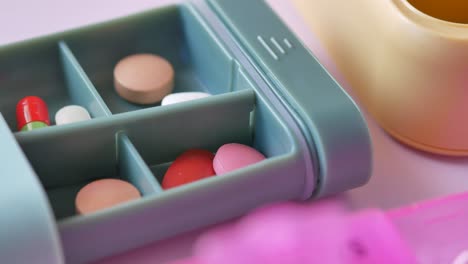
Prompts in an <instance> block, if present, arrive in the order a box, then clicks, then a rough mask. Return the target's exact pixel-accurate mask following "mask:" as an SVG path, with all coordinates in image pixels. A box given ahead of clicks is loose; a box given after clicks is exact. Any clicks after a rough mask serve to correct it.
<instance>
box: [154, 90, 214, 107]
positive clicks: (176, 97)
mask: <svg viewBox="0 0 468 264" xmlns="http://www.w3.org/2000/svg"><path fill="white" fill-rule="evenodd" d="M208 96H211V94H209V93H203V92H183V93H173V94H169V95H167V96H166V97H164V99H163V100H162V102H161V105H170V104H176V103H181V102H186V101H191V100H196V99H200V98H205V97H208Z"/></svg>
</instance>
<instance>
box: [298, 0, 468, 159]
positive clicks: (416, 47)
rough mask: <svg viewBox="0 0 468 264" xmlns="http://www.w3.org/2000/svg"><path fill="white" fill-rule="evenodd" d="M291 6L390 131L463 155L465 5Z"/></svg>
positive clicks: (372, 1) (467, 77)
mask: <svg viewBox="0 0 468 264" xmlns="http://www.w3.org/2000/svg"><path fill="white" fill-rule="evenodd" d="M293 2H294V3H295V4H296V6H297V9H298V11H299V12H301V13H302V14H303V15H304V17H305V19H306V20H307V22H308V24H309V25H310V27H311V28H312V30H313V31H314V32H315V33H316V34H317V36H318V37H319V39H320V41H321V43H322V44H323V45H324V47H325V48H326V49H327V51H328V52H329V55H330V56H331V58H332V59H333V60H334V62H335V63H336V65H337V67H338V69H339V71H340V72H341V73H342V74H343V75H344V77H345V78H346V79H347V81H348V82H349V83H350V84H351V86H352V87H353V89H354V92H355V93H356V95H357V96H358V99H359V101H360V102H361V103H362V104H363V105H364V106H365V108H366V109H367V110H368V111H369V112H370V113H371V114H372V115H373V117H374V118H375V119H376V120H377V121H378V122H379V123H380V125H381V126H382V127H383V128H384V129H385V130H386V131H387V132H389V133H390V134H391V135H393V136H394V137H395V138H397V139H399V140H401V141H403V142H405V143H407V144H409V145H411V146H413V147H416V148H418V149H422V150H425V151H429V152H433V153H439V154H446V155H456V156H468V24H464V23H468V1H461V0H444V1H442V0H411V1H407V0H378V1H377V0H354V1H343V0H293Z"/></svg>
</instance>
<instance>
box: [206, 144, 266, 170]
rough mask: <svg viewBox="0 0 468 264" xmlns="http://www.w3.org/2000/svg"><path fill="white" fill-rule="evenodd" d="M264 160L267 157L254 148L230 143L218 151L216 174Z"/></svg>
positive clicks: (214, 164) (215, 164)
mask: <svg viewBox="0 0 468 264" xmlns="http://www.w3.org/2000/svg"><path fill="white" fill-rule="evenodd" d="M264 159H265V156H264V155H263V154H262V153H260V152H258V151H257V150H256V149H254V148H252V147H249V146H246V145H242V144H238V143H230V144H226V145H223V146H222V147H220V148H219V149H218V151H217V152H216V155H215V158H214V160H213V168H214V170H215V172H216V174H217V175H219V174H224V173H228V172H230V171H233V170H237V169H240V168H243V167H246V166H249V165H252V164H254V163H257V162H260V161H262V160H264Z"/></svg>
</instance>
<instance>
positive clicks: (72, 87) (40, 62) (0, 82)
mask: <svg viewBox="0 0 468 264" xmlns="http://www.w3.org/2000/svg"><path fill="white" fill-rule="evenodd" d="M69 66H70V63H69V60H68V57H67V54H66V52H65V50H64V49H63V48H62V46H60V45H59V44H58V42H55V41H32V42H25V43H21V44H18V45H15V46H13V47H11V48H0V112H1V113H2V114H3V116H4V118H5V120H6V121H7V123H8V125H9V127H10V129H11V130H12V131H16V130H17V123H16V113H15V112H16V104H17V103H18V102H19V101H20V100H21V99H22V98H24V97H26V96H32V95H35V96H39V97H41V98H42V99H44V101H45V102H46V103H47V105H48V109H49V113H50V119H51V122H52V124H53V123H54V115H55V113H56V112H57V111H58V110H59V109H60V108H62V107H64V106H66V105H70V104H76V105H81V106H83V107H85V108H86V109H87V110H88V111H89V112H90V114H91V115H92V116H93V117H94V118H98V117H101V116H104V113H103V111H102V109H101V105H102V104H101V103H100V102H99V101H100V99H99V98H98V96H96V95H97V94H95V93H93V91H92V90H91V87H90V86H88V84H87V83H85V82H83V81H82V79H81V77H80V76H79V75H76V74H74V72H73V71H71V68H70V67H69ZM72 76H73V77H72ZM71 78H74V81H73V82H72V81H71Z"/></svg>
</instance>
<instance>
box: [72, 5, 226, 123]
mask: <svg viewBox="0 0 468 264" xmlns="http://www.w3.org/2000/svg"><path fill="white" fill-rule="evenodd" d="M67 44H68V45H69V47H70V49H71V51H72V52H73V54H74V55H75V57H76V59H77V61H78V62H79V63H80V64H81V66H82V68H83V70H84V72H85V73H86V74H87V76H89V79H90V81H91V82H92V83H93V84H94V86H95V87H96V89H97V90H98V92H99V94H100V95H101V96H102V98H103V99H104V101H105V103H106V105H107V106H108V108H109V109H110V111H111V112H112V113H114V114H116V113H123V112H127V111H133V110H138V109H142V108H147V107H152V106H157V105H158V103H157V104H155V105H137V104H133V103H129V102H128V101H126V100H124V99H123V98H121V97H120V96H118V94H117V93H116V92H115V90H114V82H113V70H114V67H115V65H116V64H117V63H118V62H119V61H120V60H121V59H123V58H124V57H126V56H129V55H133V54H137V53H150V54H155V55H159V56H162V57H163V58H165V59H167V60H168V61H169V62H170V63H171V64H172V66H173V67H174V71H175V79H174V82H175V83H174V92H187V91H201V92H208V93H210V94H222V93H226V92H229V91H230V87H231V85H230V83H231V81H232V78H233V76H232V75H233V72H234V64H233V60H232V58H231V57H230V56H229V55H228V54H227V52H226V51H225V50H224V49H223V48H222V46H220V45H219V43H218V41H217V40H216V39H215V38H214V37H213V35H212V34H211V33H210V32H209V31H208V30H207V28H206V25H205V24H204V23H203V22H202V20H200V19H199V18H198V17H197V15H196V14H195V13H194V12H192V11H191V10H190V9H189V8H186V7H184V6H169V7H165V8H161V9H157V10H155V11H151V12H150V13H145V14H142V15H140V16H135V17H132V18H130V19H126V20H125V22H119V21H116V22H110V23H104V24H102V25H100V26H97V27H92V28H90V29H88V30H83V31H81V32H78V33H77V34H74V35H72V36H70V37H68V38H67Z"/></svg>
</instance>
